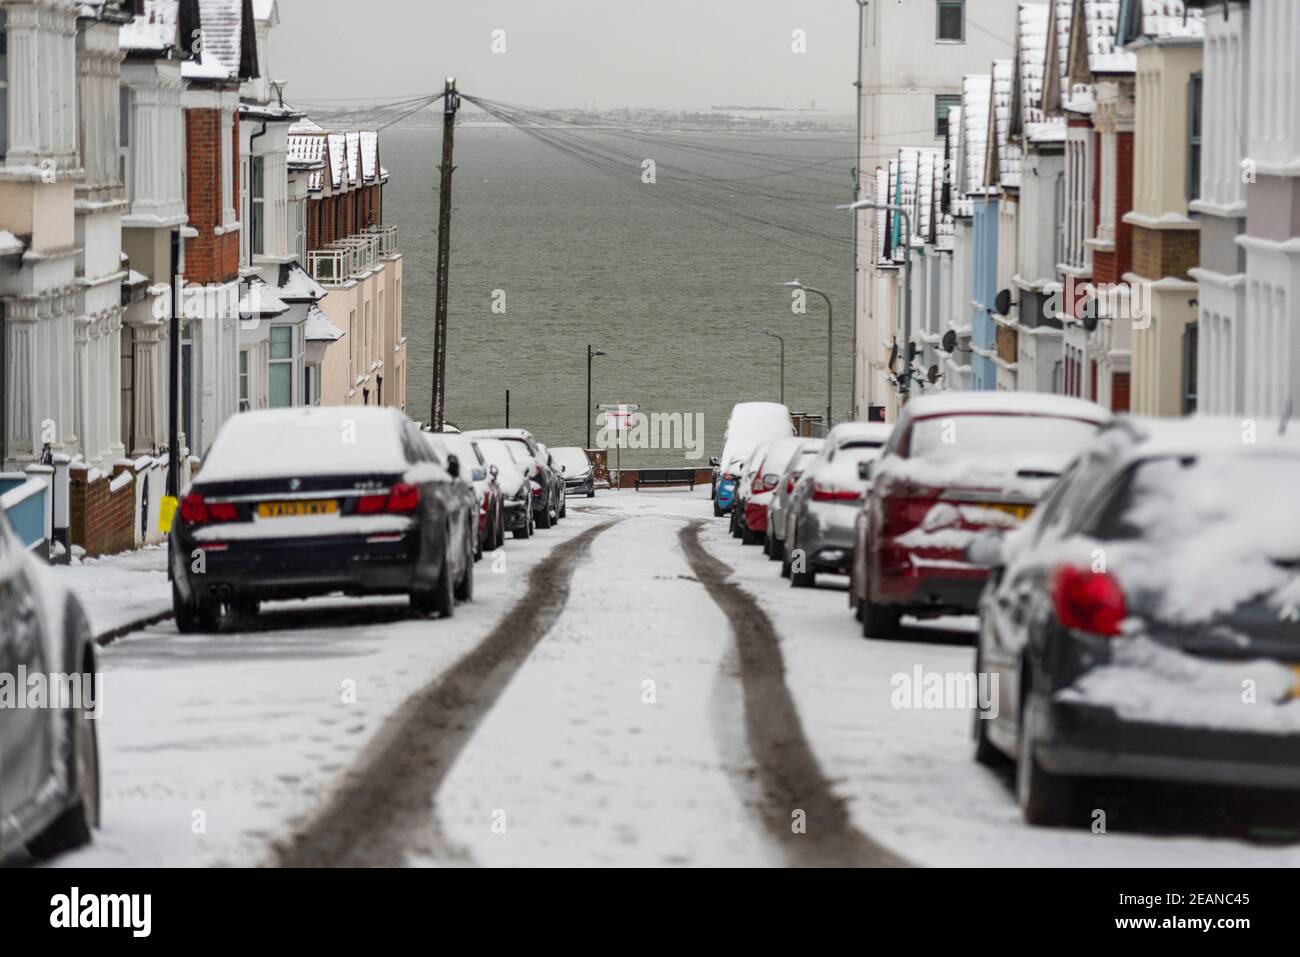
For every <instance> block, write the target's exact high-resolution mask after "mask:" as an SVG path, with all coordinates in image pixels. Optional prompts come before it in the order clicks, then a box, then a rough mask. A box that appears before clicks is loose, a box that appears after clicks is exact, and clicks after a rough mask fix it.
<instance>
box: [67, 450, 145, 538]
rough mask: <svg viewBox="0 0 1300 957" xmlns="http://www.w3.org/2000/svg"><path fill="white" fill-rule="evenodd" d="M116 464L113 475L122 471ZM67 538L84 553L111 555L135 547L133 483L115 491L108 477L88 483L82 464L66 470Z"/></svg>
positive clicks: (123, 468) (124, 469)
mask: <svg viewBox="0 0 1300 957" xmlns="http://www.w3.org/2000/svg"><path fill="white" fill-rule="evenodd" d="M126 470H127V469H126V466H118V468H117V469H116V471H115V472H114V473H113V474H114V476H116V475H118V474H120V473H121V472H123V471H126ZM68 478H69V487H68V504H69V514H68V520H69V521H68V525H69V528H68V538H69V540H70V541H71V543H72V544H73V545H80V546H81V547H82V548H84V549H85V550H86V554H87V555H90V556H95V555H112V554H115V553H117V552H124V551H127V550H128V549H131V548H134V547H135V522H136V520H137V517H138V516H137V515H136V513H135V482H134V481H131V482H128V483H127V484H126V485H124V486H123V487H122V488H120V489H118V490H117V491H116V492H114V491H111V490H110V489H109V481H110V480H109V479H108V478H100V479H99V480H98V481H95V482H88V481H87V480H86V479H87V470H86V468H85V467H84V466H82V467H77V466H73V467H72V469H71V470H70V471H69V473H68Z"/></svg>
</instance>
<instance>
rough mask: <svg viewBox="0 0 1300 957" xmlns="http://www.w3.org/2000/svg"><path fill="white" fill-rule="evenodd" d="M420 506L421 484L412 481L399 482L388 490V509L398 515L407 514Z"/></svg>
mask: <svg viewBox="0 0 1300 957" xmlns="http://www.w3.org/2000/svg"><path fill="white" fill-rule="evenodd" d="M419 507H420V486H418V485H412V484H411V483H410V482H398V483H397V484H396V485H394V486H393V487H392V489H391V490H389V492H388V507H387V509H386V511H388V512H391V513H393V514H396V515H406V514H409V513H411V512H414V511H415V510H416V509H417V508H419Z"/></svg>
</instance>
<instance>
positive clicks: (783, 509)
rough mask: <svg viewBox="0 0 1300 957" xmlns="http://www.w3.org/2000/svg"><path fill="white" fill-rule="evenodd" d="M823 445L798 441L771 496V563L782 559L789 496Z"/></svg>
mask: <svg viewBox="0 0 1300 957" xmlns="http://www.w3.org/2000/svg"><path fill="white" fill-rule="evenodd" d="M824 445H825V442H824V441H823V440H822V439H801V440H800V442H799V447H798V449H797V450H796V451H795V453H794V455H792V456H791V457H790V460H789V461H788V462H787V463H786V465H785V468H784V469H783V470H782V472H781V474H780V476H779V477H778V479H777V482H776V488H775V489H774V490H773V492H772V500H771V501H770V502H769V503H768V506H767V541H766V552H767V557H768V558H770V559H772V560H773V561H778V562H779V561H782V560H783V559H784V558H785V524H786V517H787V515H788V514H789V506H790V496H791V495H792V494H793V493H794V489H795V486H796V485H797V484H798V482H799V479H800V478H801V477H802V476H803V472H804V469H805V468H807V466H808V463H810V462H811V461H812V460H813V459H815V458H816V457H817V456H818V455H819V454H820V453H821V450H822V448H823V446H824Z"/></svg>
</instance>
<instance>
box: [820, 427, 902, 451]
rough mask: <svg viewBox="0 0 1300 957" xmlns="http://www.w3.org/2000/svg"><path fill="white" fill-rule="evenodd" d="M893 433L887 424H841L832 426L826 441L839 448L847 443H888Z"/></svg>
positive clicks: (892, 429)
mask: <svg viewBox="0 0 1300 957" xmlns="http://www.w3.org/2000/svg"><path fill="white" fill-rule="evenodd" d="M893 431H894V426H893V425H892V424H890V423H887V422H841V423H839V425H836V426H832V428H831V430H830V432H829V433H827V435H826V441H827V442H828V443H831V444H834V445H835V446H837V447H838V446H842V445H844V444H845V443H846V442H888V441H889V436H890V435H891V434H892V433H893Z"/></svg>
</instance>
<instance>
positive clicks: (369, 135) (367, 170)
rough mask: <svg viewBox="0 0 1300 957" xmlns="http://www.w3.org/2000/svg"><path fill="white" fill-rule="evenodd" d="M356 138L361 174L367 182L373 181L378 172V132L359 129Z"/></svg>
mask: <svg viewBox="0 0 1300 957" xmlns="http://www.w3.org/2000/svg"><path fill="white" fill-rule="evenodd" d="M358 140H359V142H358V147H359V149H360V151H361V176H362V178H363V179H365V181H366V182H367V183H371V182H374V179H375V176H376V174H377V173H378V172H379V134H378V133H377V132H375V131H374V130H361V132H360V133H359V135H358Z"/></svg>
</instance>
